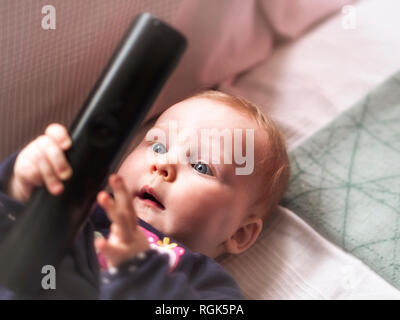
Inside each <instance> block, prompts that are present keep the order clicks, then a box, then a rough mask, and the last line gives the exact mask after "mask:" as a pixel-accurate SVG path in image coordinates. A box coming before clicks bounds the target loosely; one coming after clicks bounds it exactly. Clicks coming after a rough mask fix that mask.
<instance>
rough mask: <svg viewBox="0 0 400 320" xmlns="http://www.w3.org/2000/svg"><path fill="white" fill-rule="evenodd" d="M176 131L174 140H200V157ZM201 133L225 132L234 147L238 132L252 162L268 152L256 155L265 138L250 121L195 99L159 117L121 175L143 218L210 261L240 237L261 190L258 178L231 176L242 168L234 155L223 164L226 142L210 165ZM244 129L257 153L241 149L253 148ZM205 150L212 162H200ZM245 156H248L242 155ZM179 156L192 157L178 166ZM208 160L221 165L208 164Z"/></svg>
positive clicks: (214, 103) (223, 107) (218, 105)
mask: <svg viewBox="0 0 400 320" xmlns="http://www.w3.org/2000/svg"><path fill="white" fill-rule="evenodd" d="M174 126H175V127H176V128H177V131H178V134H179V132H182V130H183V129H185V130H189V129H190V132H191V133H192V134H197V137H198V139H199V140H198V141H199V143H198V148H197V150H198V152H197V153H198V155H197V156H195V152H193V150H194V149H196V148H194V147H193V145H192V146H191V147H190V148H189V143H188V142H189V141H190V139H189V140H186V141H185V140H182V139H179V138H178V137H179V135H178V136H177V135H175V134H174V133H173V132H170V131H172V130H171V128H174ZM202 129H203V130H204V129H217V130H219V131H222V130H224V129H225V130H228V131H225V132H230V133H231V134H232V140H234V138H233V137H234V133H233V132H234V131H233V130H234V129H239V130H240V129H241V131H242V132H243V134H242V142H241V147H242V154H245V156H246V157H247V158H248V159H247V160H249V161H250V157H252V158H253V161H254V163H257V161H258V160H259V159H260V158H261V157H262V156H263V155H262V152H265V151H264V150H263V149H265V148H260V146H261V145H262V139H265V136H264V134H263V132H261V130H260V129H258V127H257V124H256V122H255V121H253V120H251V119H249V118H248V117H247V116H246V115H243V114H241V113H240V112H238V111H236V110H234V109H233V108H231V107H229V106H226V105H224V104H223V103H222V102H217V101H213V100H210V99H207V98H192V99H188V100H185V101H182V102H180V103H178V104H176V105H174V106H172V107H171V108H169V109H167V110H166V111H165V112H164V113H163V114H162V115H161V116H160V117H159V119H158V120H157V122H156V123H155V125H154V127H153V128H152V129H150V130H149V132H148V135H147V136H146V138H145V139H144V140H143V141H142V142H141V143H140V144H139V145H138V146H137V147H136V148H135V150H134V151H133V152H132V153H130V154H129V155H128V157H127V158H126V159H125V161H124V162H123V164H122V166H121V167H120V169H119V171H118V173H119V174H120V175H121V176H122V177H123V178H124V181H125V183H126V186H127V188H128V190H129V191H130V192H131V194H132V203H133V207H134V209H135V210H136V212H137V215H138V216H139V217H140V218H141V219H143V220H144V221H146V222H147V223H149V224H151V225H152V226H154V227H155V228H156V229H158V230H160V231H162V232H164V233H165V234H167V235H170V236H171V237H173V238H175V239H176V240H178V241H181V242H182V243H183V244H185V245H186V246H188V247H189V248H190V249H191V250H193V251H198V252H202V253H204V254H206V255H208V256H210V257H213V258H215V257H217V256H218V255H220V254H222V253H224V252H225V249H224V243H225V241H226V239H227V238H229V236H231V234H232V233H234V232H235V231H236V230H238V228H239V227H240V225H241V223H242V222H243V219H244V218H245V217H246V216H247V214H249V213H250V212H248V209H249V206H250V203H251V202H252V200H253V199H254V197H255V192H256V190H260V189H259V188H261V184H260V181H259V180H260V179H257V176H256V174H255V172H253V173H250V174H245V175H243V174H242V175H238V174H237V172H236V171H235V169H236V168H239V167H243V166H244V164H243V162H242V164H241V165H237V164H236V163H235V159H234V156H233V155H234V150H233V151H232V157H231V158H232V161H231V162H232V163H231V164H230V163H224V162H229V161H226V160H224V153H223V143H222V140H223V139H220V140H221V152H220V159H218V160H219V161H218V160H214V158H213V157H212V143H211V142H210V143H209V146H207V143H206V141H204V139H201V132H202V131H201V130H202ZM246 129H253V130H254V131H253V132H254V139H252V140H253V141H254V148H250V149H254V150H256V152H255V153H254V150H246V144H248V143H250V144H249V146H250V147H251V142H249V141H247V140H248V139H246ZM160 132H163V133H164V134H165V138H166V139H165V141H161V140H162V139H161V138H160V135H157V133H160ZM203 132H204V131H203ZM156 136H157V137H156ZM236 144H237V143H236ZM233 148H235V143H233ZM205 149H206V150H207V153H208V154H209V155H210V159H209V161H204V159H203V158H202V155H201V152H204V150H205ZM246 152H247V153H249V152H252V153H253V154H251V155H250V154H247V155H246ZM182 155H185V156H189V158H190V162H186V163H185V162H184V161H181V160H179V159H182ZM180 157H181V158H180ZM174 159H175V160H174ZM176 159H178V160H177V161H176ZM211 160H213V161H214V162H219V164H213V163H212V161H211ZM254 171H255V170H254ZM149 194H152V196H150V195H149ZM153 197H155V198H156V199H157V201H155V199H154V198H153ZM146 198H148V199H146ZM157 202H158V203H157Z"/></svg>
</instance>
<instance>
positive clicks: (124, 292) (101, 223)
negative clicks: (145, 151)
mask: <svg viewBox="0 0 400 320" xmlns="http://www.w3.org/2000/svg"><path fill="white" fill-rule="evenodd" d="M17 155H18V153H15V154H13V155H12V156H10V157H9V158H7V159H6V160H5V161H4V162H2V163H0V241H2V239H3V238H4V236H5V235H6V233H7V231H8V230H9V229H10V228H12V226H13V224H14V223H15V221H16V220H18V217H19V215H20V214H21V212H22V209H24V207H25V205H24V204H23V203H21V202H19V201H16V200H14V199H13V198H11V197H9V196H8V195H7V194H6V193H5V187H6V186H7V183H8V181H9V178H10V176H11V173H12V170H13V167H14V162H15V159H16V157H17ZM139 224H140V226H142V227H143V228H145V229H146V230H147V236H148V238H149V241H150V243H151V247H152V248H151V249H150V250H148V251H146V252H144V253H143V254H140V255H137V256H135V257H133V258H131V259H130V260H128V261H125V262H124V263H123V264H122V265H120V266H119V267H118V268H117V269H110V270H102V271H101V270H100V267H99V262H98V257H97V254H96V252H95V248H94V232H95V231H98V232H100V233H101V234H103V235H104V236H105V237H107V236H108V232H109V227H110V221H109V220H108V218H107V215H106V213H105V211H104V210H103V209H102V208H101V207H100V206H99V205H96V206H95V207H94V208H93V209H92V212H91V214H90V218H89V219H88V222H87V223H86V225H85V227H84V228H83V229H82V231H81V232H80V233H79V234H78V236H77V238H76V240H75V242H74V245H73V246H72V248H71V249H70V250H69V251H68V252H67V254H66V255H65V256H64V258H63V259H62V261H61V263H60V265H59V266H58V267H57V269H56V289H54V290H52V289H49V290H44V289H42V291H41V292H40V295H39V296H35V297H31V298H34V299H243V296H242V294H241V292H240V290H239V288H238V286H237V285H236V283H235V282H234V280H233V279H232V278H231V277H230V276H229V275H228V274H227V273H226V271H224V270H223V268H222V267H221V266H220V265H219V264H218V263H217V262H215V261H214V260H213V259H211V258H209V257H207V256H205V255H203V254H200V253H196V252H192V251H190V250H189V249H188V248H187V247H185V246H183V245H182V244H180V243H178V242H177V241H175V240H173V239H171V243H172V242H174V243H176V244H177V245H176V246H175V245H174V246H175V248H173V246H168V241H166V242H164V246H163V245H162V244H161V245H160V242H161V243H162V242H163V240H164V238H165V235H164V234H162V233H161V232H159V231H158V230H156V229H154V228H153V227H152V226H151V225H149V224H147V223H146V222H144V221H143V220H139ZM157 240H159V241H158V243H159V244H157ZM44 276H45V275H44ZM14 298H16V296H15V295H14V294H13V292H10V291H9V290H8V289H6V288H4V287H2V286H0V299H14Z"/></svg>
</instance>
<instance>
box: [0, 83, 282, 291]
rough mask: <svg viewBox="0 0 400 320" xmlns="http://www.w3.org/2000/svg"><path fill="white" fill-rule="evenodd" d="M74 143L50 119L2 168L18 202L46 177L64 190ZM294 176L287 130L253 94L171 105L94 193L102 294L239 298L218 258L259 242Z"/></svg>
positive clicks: (52, 188)
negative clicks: (284, 131) (285, 135)
mask: <svg viewBox="0 0 400 320" xmlns="http://www.w3.org/2000/svg"><path fill="white" fill-rule="evenodd" d="M207 130H208V131H207ZM210 132H214V133H217V134H214V135H212V134H209V135H208V136H207V135H206V134H205V133H210ZM205 137H206V138H205ZM221 137H223V138H224V140H223V141H224V143H223V144H220V143H219V142H220V138H221ZM70 147H71V139H70V137H69V135H68V133H67V130H66V129H65V128H64V127H63V126H61V125H58V124H52V125H50V126H48V127H47V129H46V131H45V134H44V135H42V136H39V137H38V138H37V139H35V140H34V141H32V142H31V143H30V144H29V145H28V146H26V147H25V148H24V149H23V150H22V151H21V152H20V153H19V155H18V157H17V158H16V159H14V160H13V161H15V163H10V165H9V167H12V165H13V170H12V171H11V174H10V175H9V177H7V179H6V178H4V177H3V178H2V172H1V169H0V186H1V184H2V183H1V181H2V179H3V185H4V186H5V189H6V190H4V191H5V193H7V194H8V195H9V196H10V197H11V198H13V199H14V200H16V201H19V202H22V203H25V202H26V201H27V200H28V199H29V197H30V195H31V193H32V190H33V188H34V187H37V186H41V185H43V184H44V185H45V186H46V188H47V189H48V190H49V192H50V193H52V194H53V195H55V196H57V195H59V194H60V193H62V192H63V184H62V181H64V180H67V179H68V178H69V177H71V175H72V174H73V172H72V169H71V168H70V166H69V164H68V162H67V160H66V157H65V155H64V152H63V151H65V150H67V149H69V148H70ZM243 151H245V158H244V157H243ZM243 164H244V165H243ZM3 176H4V174H3ZM5 176H7V175H6V174H5ZM288 177H289V164H288V157H287V153H286V149H285V143H284V140H283V138H282V135H281V134H280V132H279V130H278V128H277V127H276V125H275V124H274V123H273V122H272V121H271V120H270V119H268V118H267V117H266V116H265V115H264V114H263V113H262V112H261V111H260V110H259V108H258V107H256V106H255V105H253V104H252V103H250V102H248V101H247V100H245V99H243V98H239V97H234V96H231V95H228V94H225V93H222V92H217V91H206V92H203V93H200V94H198V95H195V96H193V97H191V98H188V99H186V100H184V101H182V102H179V103H177V104H175V105H173V106H172V107H170V108H169V109H167V110H166V111H165V112H164V113H162V114H161V116H160V117H159V118H158V120H157V121H156V123H155V124H154V126H153V128H152V129H150V130H149V131H148V133H147V135H146V137H145V138H144V139H143V141H142V142H141V143H139V145H137V146H136V148H135V149H134V150H133V151H132V152H131V153H130V154H129V155H128V156H127V157H126V158H125V159H124V161H123V162H122V164H121V166H120V168H119V170H118V172H117V173H116V174H113V175H111V176H110V178H109V187H110V188H111V190H112V191H111V190H110V192H107V191H105V190H103V191H101V192H99V194H98V196H97V203H98V204H99V206H97V207H96V208H95V209H94V210H93V213H92V214H91V218H90V220H89V224H90V225H91V227H92V228H94V230H96V231H97V235H99V236H98V237H97V238H96V240H95V248H96V252H97V253H98V255H97V258H98V261H99V262H100V265H101V266H102V267H103V269H105V271H104V272H103V278H102V284H101V285H100V287H99V288H97V290H98V291H99V292H100V297H101V298H116V299H121V298H134V299H158V298H162V299H163V298H167V299H176V298H185V299H187V298H189V299H190V298H191V299H198V298H203V299H240V298H242V296H241V294H240V291H239V289H238V288H237V286H236V284H235V283H234V281H233V280H232V279H231V278H230V276H229V275H227V274H226V273H225V272H224V271H223V270H222V268H221V267H220V266H219V265H218V264H217V263H216V262H215V261H214V260H213V259H216V258H218V257H221V256H222V255H224V254H239V253H242V252H244V251H245V250H247V249H248V248H250V247H251V246H252V244H254V242H255V241H256V239H257V237H258V236H259V234H260V232H261V230H262V227H263V222H264V221H265V219H266V218H267V217H268V216H269V215H270V214H271V212H272V211H273V209H274V208H275V207H276V205H277V204H278V203H279V201H280V199H281V198H282V196H283V193H284V191H285V189H286V186H287V183H288ZM0 200H1V197H0ZM107 217H108V219H107ZM110 222H111V223H110ZM87 229H88V230H89V231H87ZM94 230H92V229H90V228H89V227H86V228H85V230H84V231H83V233H85V232H89V233H90V232H91V233H92V234H93V232H92V231H94ZM77 242H78V241H77ZM77 245H78V244H77ZM89 251H90V249H89ZM89 256H90V252H89ZM211 258H212V259H211ZM88 259H90V258H88ZM94 296H95V294H94V295H93V297H94Z"/></svg>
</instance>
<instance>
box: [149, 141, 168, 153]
mask: <svg viewBox="0 0 400 320" xmlns="http://www.w3.org/2000/svg"><path fill="white" fill-rule="evenodd" d="M151 148H152V149H153V151H154V152H157V153H166V152H167V148H166V147H165V146H164V145H163V144H162V143H160V142H156V143H153V145H152V146H151Z"/></svg>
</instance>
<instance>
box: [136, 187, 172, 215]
mask: <svg viewBox="0 0 400 320" xmlns="http://www.w3.org/2000/svg"><path fill="white" fill-rule="evenodd" d="M136 195H137V196H138V197H139V198H140V199H142V200H143V199H148V200H151V201H153V202H155V203H156V204H157V205H158V206H159V207H160V209H162V210H164V209H165V206H164V204H163V203H162V202H161V200H160V198H159V197H158V195H157V193H156V192H155V191H154V189H153V188H151V187H149V186H147V185H145V186H143V187H142V188H141V189H140V190H139V192H138V193H137V194H136Z"/></svg>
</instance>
